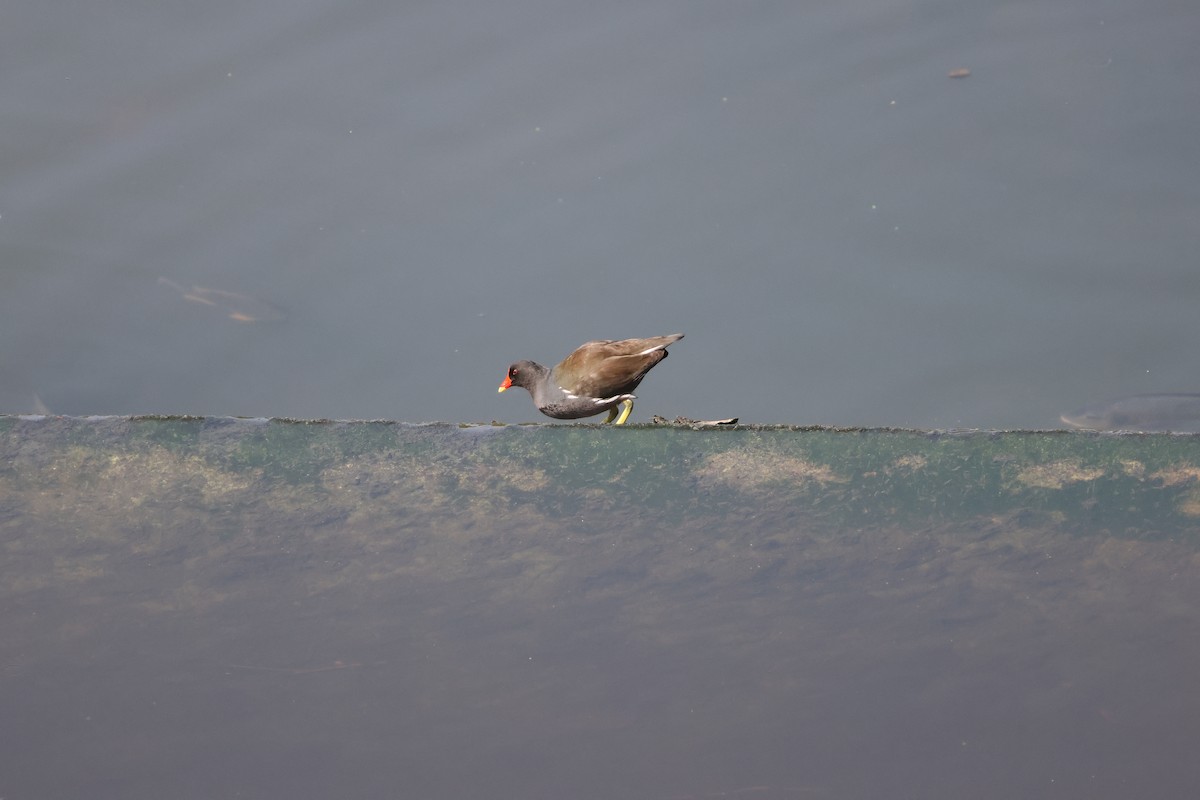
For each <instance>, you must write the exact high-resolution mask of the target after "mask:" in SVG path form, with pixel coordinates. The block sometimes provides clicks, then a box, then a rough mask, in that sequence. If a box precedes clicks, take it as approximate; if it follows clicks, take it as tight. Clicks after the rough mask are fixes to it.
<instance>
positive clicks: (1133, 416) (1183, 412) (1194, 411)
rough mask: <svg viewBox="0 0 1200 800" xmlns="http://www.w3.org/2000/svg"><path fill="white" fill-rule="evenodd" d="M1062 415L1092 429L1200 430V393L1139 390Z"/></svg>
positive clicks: (1074, 424) (1063, 419) (1073, 423)
mask: <svg viewBox="0 0 1200 800" xmlns="http://www.w3.org/2000/svg"><path fill="white" fill-rule="evenodd" d="M1060 419H1061V420H1062V421H1063V422H1064V423H1066V424H1067V425H1070V426H1071V427H1073V428H1085V429H1087V430H1093V431H1175V432H1178V433H1184V432H1198V431H1200V394H1197V393H1192V392H1172V393H1166V394H1138V395H1132V396H1130V397H1121V398H1117V399H1116V400H1108V401H1105V402H1103V403H1094V404H1092V405H1089V406H1086V407H1084V408H1082V409H1080V410H1079V411H1076V412H1074V413H1071V414H1063V415H1062V416H1061V417H1060Z"/></svg>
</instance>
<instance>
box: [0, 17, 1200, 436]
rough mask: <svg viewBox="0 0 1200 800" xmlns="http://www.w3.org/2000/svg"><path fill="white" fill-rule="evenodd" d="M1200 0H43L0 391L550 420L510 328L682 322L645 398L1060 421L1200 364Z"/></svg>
mask: <svg viewBox="0 0 1200 800" xmlns="http://www.w3.org/2000/svg"><path fill="white" fill-rule="evenodd" d="M1198 24H1200V7H1197V6H1195V4H1189V3H1175V2H1169V1H1168V0H1151V2H1132V0H1104V1H1103V2H1099V3H1097V2H1078V1H1076V2H1067V3H1058V4H1055V5H1054V6H1053V7H1049V6H1047V7H1042V6H1038V5H1036V4H1035V5H1031V4H1028V3H1011V2H1010V3H1005V2H1001V3H990V4H985V5H977V6H961V7H958V6H954V7H952V6H947V5H945V4H940V3H933V2H920V1H917V2H901V3H896V2H872V1H871V0H867V1H865V2H863V1H860V2H854V3H832V2H826V3H805V4H800V5H798V4H790V3H770V2H764V3H753V4H751V5H749V6H746V5H738V6H736V7H734V6H731V5H729V4H727V3H717V2H687V3H684V2H666V3H655V4H651V5H645V4H634V5H628V6H623V7H612V6H604V7H601V6H595V7H584V6H579V5H563V4H560V3H547V2H542V1H541V0H517V1H516V2H507V3H501V4H497V3H484V2H468V3H459V4H455V5H453V7H448V6H445V5H443V4H412V3H406V4H401V5H397V4H394V3H383V2H378V0H351V1H350V2H338V3H332V2H328V1H327V0H306V1H305V2H301V3H296V2H289V3H284V2H281V1H280V0H250V2H239V3H229V2H220V0H218V2H215V3H209V4H207V5H206V6H205V11H204V13H203V14H197V13H194V11H193V10H192V9H189V8H187V7H185V6H179V5H171V4H168V5H161V4H160V5H157V6H147V5H146V4H144V3H135V2H129V0H110V1H109V2H105V3H103V4H94V3H91V4H89V3H79V2H68V3H67V4H66V5H63V4H62V3H56V4H46V3H32V2H28V0H18V2H16V3H15V4H14V5H13V6H12V8H11V13H10V14H9V15H8V20H7V22H6V24H5V25H4V30H3V32H0V42H2V43H3V47H2V48H0V98H2V99H0V114H2V115H3V119H4V123H5V124H4V127H5V137H4V141H3V143H0V159H2V160H3V163H4V165H5V175H6V178H5V181H4V186H3V188H2V189H0V255H2V258H3V264H4V268H3V270H0V332H3V333H4V334H5V335H6V336H5V338H6V339H7V340H8V341H10V342H19V343H20V346H14V347H9V348H6V350H5V352H4V354H3V355H2V356H0V410H3V411H8V412H22V411H30V410H33V409H35V408H36V407H37V406H36V401H35V396H36V398H38V399H40V401H41V402H42V403H43V404H44V405H45V407H47V408H49V409H50V410H51V411H55V412H58V413H73V414H91V413H131V412H192V413H216V414H240V415H266V416H272V415H276V416H298V417H334V418H354V417H366V418H389V419H403V420H410V421H420V420H431V419H443V420H455V421H458V420H490V419H501V420H508V421H521V420H528V419H532V418H534V416H535V415H536V411H535V410H534V409H533V407H532V405H531V404H529V403H528V401H527V399H523V398H520V397H515V396H504V397H497V396H496V393H495V386H496V384H497V383H498V382H499V379H500V378H501V377H502V373H503V370H504V368H505V366H506V365H507V364H509V363H510V362H512V361H514V360H516V359H519V358H534V359H537V360H540V361H542V362H546V363H553V362H554V361H556V360H557V359H559V358H561V357H562V356H564V355H565V354H566V353H568V352H569V351H570V350H571V349H572V348H573V347H574V346H575V345H577V344H579V343H580V342H583V341H585V340H587V339H592V338H615V337H623V336H644V335H650V334H658V333H667V332H672V331H677V330H678V331H684V332H686V333H687V334H688V338H687V340H686V341H685V342H684V344H683V346H681V347H680V348H679V349H678V350H677V352H676V353H675V354H674V356H673V357H672V359H671V361H670V362H669V363H668V364H666V365H664V366H663V367H662V368H660V369H659V370H658V371H656V372H655V374H654V376H653V379H652V380H650V381H648V382H647V383H646V384H645V385H644V386H643V388H642V391H641V396H642V402H641V403H640V404H639V406H638V411H637V412H635V415H636V418H638V419H642V420H645V419H648V418H649V416H650V415H651V414H655V413H657V414H662V415H664V416H667V417H674V416H677V415H681V414H682V415H685V416H690V417H693V418H700V419H713V418H723V417H731V416H739V417H741V418H742V419H743V420H744V421H752V422H788V423H825V424H842V425H850V424H867V425H913V426H925V427H928V426H935V427H950V426H972V427H1001V428H1002V427H1053V426H1058V425H1061V423H1060V422H1059V416H1060V415H1061V414H1063V413H1064V412H1071V411H1073V410H1075V409H1078V408H1081V407H1083V406H1085V405H1087V404H1088V403H1090V402H1093V401H1096V400H1103V399H1105V398H1110V397H1121V396H1127V395H1132V394H1142V393H1161V392H1170V391H1176V392H1177V391H1196V390H1198V389H1200V378H1198V377H1197V371H1196V357H1195V347H1194V344H1193V343H1194V342H1196V341H1197V340H1198V339H1200V315H1197V314H1196V313H1195V298H1196V296H1197V292H1198V291H1200V273H1198V272H1197V270H1196V268H1195V266H1196V265H1195V253H1196V252H1197V250H1198V249H1200V233H1198V231H1200V226H1197V224H1196V220H1197V215H1198V214H1200V190H1198V189H1197V187H1198V186H1200V103H1197V88H1196V82H1195V81H1194V80H1193V76H1194V75H1196V74H1197V71H1198V69H1200V50H1198V49H1197V48H1196V47H1195V46H1194V45H1195V42H1194V37H1193V35H1192V32H1193V31H1194V30H1195V29H1196V27H1197V25H1198ZM957 68H967V69H969V70H970V76H969V77H967V78H965V79H960V80H955V79H951V78H949V77H947V76H948V73H949V72H950V71H951V70H954V69H957ZM160 278H165V279H167V281H171V282H174V283H175V284H178V285H180V286H184V287H199V288H200V289H203V290H207V291H209V292H216V293H224V294H220V295H217V296H224V297H227V298H229V297H243V298H247V300H246V301H245V302H249V303H251V304H252V305H250V306H249V307H251V308H258V309H272V310H276V309H277V310H278V311H279V312H280V313H279V315H278V317H279V318H272V317H274V316H275V314H274V312H272V314H268V315H258V314H253V313H252V314H249V315H248V316H250V317H253V318H254V319H258V320H260V321H258V322H250V321H246V320H244V319H239V318H238V317H237V316H236V313H232V312H231V309H230V308H229V307H227V306H222V305H221V304H217V305H215V306H214V305H208V304H204V303H199V302H195V301H194V300H189V299H188V298H187V297H185V294H186V292H185V293H181V292H178V291H175V290H174V289H172V288H171V286H170V284H166V283H163V282H160V280H159V279H160ZM209 296H210V297H211V296H213V295H209ZM240 307H242V308H244V307H245V306H240ZM243 316H247V315H246V314H244V313H243Z"/></svg>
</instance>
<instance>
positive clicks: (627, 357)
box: [499, 333, 683, 425]
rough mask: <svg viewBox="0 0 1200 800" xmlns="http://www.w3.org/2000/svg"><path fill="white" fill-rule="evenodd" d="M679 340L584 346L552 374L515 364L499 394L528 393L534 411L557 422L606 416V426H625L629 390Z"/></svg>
mask: <svg viewBox="0 0 1200 800" xmlns="http://www.w3.org/2000/svg"><path fill="white" fill-rule="evenodd" d="M682 338H683V334H682V333H672V334H670V335H669V336H651V337H650V338H648V339H622V340H620V341H611V340H607V339H605V340H600V341H595V342H587V343H585V344H581V345H580V346H579V348H578V349H577V350H576V351H575V352H574V353H571V355H569V356H567V357H566V358H564V359H563V360H562V362H560V363H559V364H558V366H556V367H554V368H553V369H547V368H546V367H543V366H542V365H541V364H538V363H537V362H535V361H518V362H517V363H515V364H513V365H512V366H511V367H509V368H508V375H507V376H506V377H505V378H504V383H502V384H500V389H499V391H501V392H503V391H504V390H505V389H508V388H510V387H513V386H520V387H521V388H522V389H528V390H529V393H530V394H531V395H533V404H534V405H535V406H537V407H538V411H541V412H542V413H543V414H545V415H546V416H548V417H554V418H555V419H579V418H581V417H592V416H595V415H596V414H599V413H600V412H602V411H607V412H608V418H607V419H605V420H604V421H605V422H612V423H613V424H615V425H624V424H625V420H627V419H629V412H630V411H632V410H633V401H634V395H633V393H632V392H633V390H634V389H636V388H637V385H638V384H639V383H641V382H642V378H644V377H646V373H647V372H649V371H650V370H651V369H653V367H654V365H655V364H657V363H658V362H660V361H662V360H663V359H664V358H666V357H667V346H668V345H671V344H673V343H674V342H677V341H679V340H680V339H682Z"/></svg>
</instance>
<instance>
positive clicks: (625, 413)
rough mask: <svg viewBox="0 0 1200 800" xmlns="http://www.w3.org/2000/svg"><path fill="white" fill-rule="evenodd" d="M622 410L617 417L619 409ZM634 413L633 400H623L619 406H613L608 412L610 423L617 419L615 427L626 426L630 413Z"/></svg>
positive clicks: (614, 423)
mask: <svg viewBox="0 0 1200 800" xmlns="http://www.w3.org/2000/svg"><path fill="white" fill-rule="evenodd" d="M618 408H620V409H621V414H620V415H619V416H618V415H617V409H618ZM630 411H633V401H632V400H622V401H621V402H620V403H619V404H617V405H615V406H613V407H612V408H611V409H610V410H609V412H608V421H609V422H612V418H613V417H616V418H617V421H616V422H613V425H624V424H625V420H627V419H629V412H630Z"/></svg>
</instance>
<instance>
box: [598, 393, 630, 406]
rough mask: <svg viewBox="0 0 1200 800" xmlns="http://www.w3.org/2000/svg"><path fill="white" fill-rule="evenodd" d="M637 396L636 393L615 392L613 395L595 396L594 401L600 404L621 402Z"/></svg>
mask: <svg viewBox="0 0 1200 800" xmlns="http://www.w3.org/2000/svg"><path fill="white" fill-rule="evenodd" d="M636 398H637V395H636V394H614V395H613V396H612V397H593V398H592V402H593V403H595V404H596V405H598V406H602V405H604V404H605V403H619V402H621V401H622V400H634V399H636Z"/></svg>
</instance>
